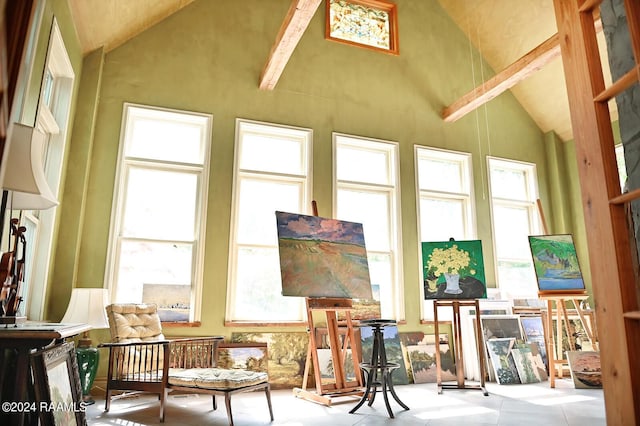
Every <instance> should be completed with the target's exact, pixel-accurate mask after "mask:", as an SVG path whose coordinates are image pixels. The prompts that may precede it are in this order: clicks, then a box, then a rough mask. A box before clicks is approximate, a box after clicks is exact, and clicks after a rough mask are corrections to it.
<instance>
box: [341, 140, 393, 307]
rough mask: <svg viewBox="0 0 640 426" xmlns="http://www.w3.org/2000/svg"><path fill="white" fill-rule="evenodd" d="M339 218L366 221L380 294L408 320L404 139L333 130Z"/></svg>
mask: <svg viewBox="0 0 640 426" xmlns="http://www.w3.org/2000/svg"><path fill="white" fill-rule="evenodd" d="M333 147H334V153H335V167H334V174H335V177H334V180H335V184H334V187H335V192H334V197H335V200H334V211H335V218H336V219H340V220H346V221H350V222H357V223H362V225H363V229H364V237H365V243H366V246H367V257H368V261H369V274H370V277H371V285H372V288H373V294H374V298H375V299H377V300H379V301H380V309H381V314H382V316H383V317H384V318H395V319H398V320H400V319H404V309H403V306H404V305H403V303H402V299H403V287H402V268H401V265H402V257H401V251H400V247H401V241H400V235H401V231H400V223H399V217H400V190H399V175H398V169H399V166H398V144H397V143H393V142H387V141H380V140H375V139H366V138H360V137H355V136H349V135H343V134H338V133H334V134H333Z"/></svg>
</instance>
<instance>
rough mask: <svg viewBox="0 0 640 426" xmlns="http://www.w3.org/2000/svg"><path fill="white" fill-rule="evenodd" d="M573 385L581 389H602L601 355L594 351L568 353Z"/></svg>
mask: <svg viewBox="0 0 640 426" xmlns="http://www.w3.org/2000/svg"><path fill="white" fill-rule="evenodd" d="M567 360H568V361H569V370H571V378H572V379H573V385H574V387H576V388H580V389H594V388H595V389H599V388H601V387H602V370H601V368H600V353H599V352H594V351H567Z"/></svg>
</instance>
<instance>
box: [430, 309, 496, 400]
mask: <svg viewBox="0 0 640 426" xmlns="http://www.w3.org/2000/svg"><path fill="white" fill-rule="evenodd" d="M440 306H451V307H452V309H453V321H452V323H451V324H452V330H453V341H454V347H455V351H454V353H455V357H454V361H455V364H456V383H455V384H452V383H442V363H441V360H440V332H439V325H438V307H440ZM460 306H474V307H475V311H476V341H477V348H476V349H477V350H478V360H479V362H480V385H468V384H466V383H465V382H464V358H463V355H462V329H461V326H460V324H461V323H460ZM433 319H434V323H435V324H434V333H435V335H436V336H435V341H436V381H437V384H438V394H441V393H442V391H443V389H478V390H481V391H482V393H483V394H484V395H485V396H488V395H489V392H487V390H486V389H485V386H484V379H485V375H486V371H485V361H484V354H485V351H484V347H483V344H482V342H483V341H484V339H483V337H482V328H481V327H480V302H479V301H478V299H475V300H455V299H454V300H435V301H434V302H433Z"/></svg>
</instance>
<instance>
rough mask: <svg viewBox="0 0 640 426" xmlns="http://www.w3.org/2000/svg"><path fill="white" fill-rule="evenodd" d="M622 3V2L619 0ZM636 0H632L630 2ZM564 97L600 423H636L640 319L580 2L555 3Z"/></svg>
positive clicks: (593, 50) (600, 83)
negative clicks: (586, 261) (592, 316)
mask: <svg viewBox="0 0 640 426" xmlns="http://www.w3.org/2000/svg"><path fill="white" fill-rule="evenodd" d="M626 1H627V2H628V1H629V0H626ZM632 1H637V0H632ZM553 3H554V9H555V14H556V21H557V24H558V33H559V35H560V47H561V52H562V59H563V65H564V72H565V76H566V82H567V94H568V97H569V107H570V112H571V122H572V127H573V129H574V138H575V146H576V158H577V162H578V175H579V178H580V187H581V193H582V200H583V209H584V220H585V228H586V229H587V233H586V236H587V246H588V249H589V258H590V267H591V278H592V287H593V295H594V299H595V302H596V320H597V323H598V328H599V329H600V330H604V331H605V332H603V333H601V336H600V340H601V342H602V344H601V345H600V348H601V351H600V353H601V364H602V381H603V385H604V397H605V407H606V415H607V423H609V424H636V423H638V420H639V419H640V417H639V416H640V413H638V412H637V411H636V410H637V409H638V408H639V407H640V371H639V370H638V369H637V368H636V365H635V364H636V361H635V360H636V358H637V355H638V353H640V322H638V321H632V320H627V319H625V317H624V313H625V312H629V311H637V310H639V309H638V294H637V291H636V285H637V279H636V277H635V274H634V270H633V266H632V265H633V264H634V258H635V256H636V255H637V254H636V253H635V252H634V253H633V254H632V250H631V241H630V239H629V230H628V229H627V223H626V220H627V218H626V208H625V205H624V204H622V205H620V204H616V205H612V204H611V203H610V199H612V198H614V197H616V196H618V195H620V184H619V182H618V173H617V164H616V159H615V152H614V140H613V132H612V129H611V117H610V114H609V109H608V105H607V104H606V103H601V102H594V101H593V99H594V98H595V95H597V94H598V93H600V92H602V91H603V90H604V88H605V84H604V78H603V73H602V66H601V63H600V55H599V52H598V43H597V40H596V29H595V27H594V25H593V15H592V14H591V13H590V12H589V13H581V12H580V11H579V9H578V8H579V4H580V3H581V2H580V0H570V1H569V0H554V2H553Z"/></svg>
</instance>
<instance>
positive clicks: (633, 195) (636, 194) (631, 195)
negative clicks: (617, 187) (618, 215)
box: [609, 189, 640, 204]
mask: <svg viewBox="0 0 640 426" xmlns="http://www.w3.org/2000/svg"><path fill="white" fill-rule="evenodd" d="M638 198H640V189H634V190H633V191H629V192H625V193H624V194H621V195H618V196H617V197H613V198H612V199H610V200H609V204H624V203H627V202H629V201H633V200H637V199H638Z"/></svg>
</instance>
